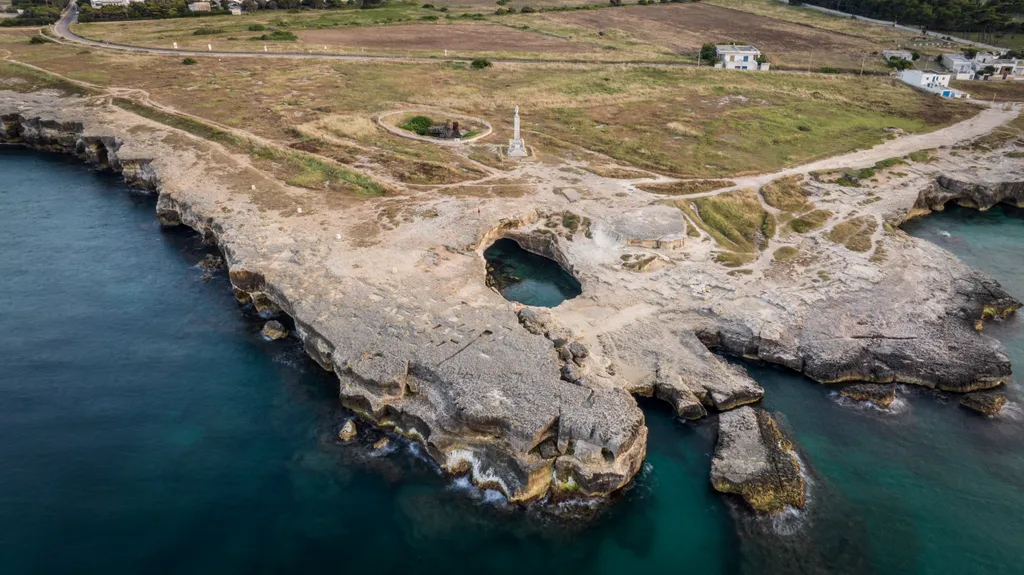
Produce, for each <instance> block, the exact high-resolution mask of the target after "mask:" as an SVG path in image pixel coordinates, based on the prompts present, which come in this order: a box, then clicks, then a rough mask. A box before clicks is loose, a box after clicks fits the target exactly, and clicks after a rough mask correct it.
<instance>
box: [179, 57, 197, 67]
mask: <svg viewBox="0 0 1024 575" xmlns="http://www.w3.org/2000/svg"><path fill="white" fill-rule="evenodd" d="M181 63H182V64H184V65H186V66H191V65H193V64H195V63H196V59H195V58H193V57H191V56H188V57H186V58H185V59H184V60H182V61H181Z"/></svg>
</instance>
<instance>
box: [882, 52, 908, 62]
mask: <svg viewBox="0 0 1024 575" xmlns="http://www.w3.org/2000/svg"><path fill="white" fill-rule="evenodd" d="M882 57H883V58H885V61H886V62H888V61H889V60H892V59H893V58H896V59H898V60H906V61H907V62H913V61H914V53H913V52H911V51H909V50H882Z"/></svg>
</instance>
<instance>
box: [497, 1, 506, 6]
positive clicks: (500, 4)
mask: <svg viewBox="0 0 1024 575" xmlns="http://www.w3.org/2000/svg"><path fill="white" fill-rule="evenodd" d="M505 4H508V0H498V6H504V5H505Z"/></svg>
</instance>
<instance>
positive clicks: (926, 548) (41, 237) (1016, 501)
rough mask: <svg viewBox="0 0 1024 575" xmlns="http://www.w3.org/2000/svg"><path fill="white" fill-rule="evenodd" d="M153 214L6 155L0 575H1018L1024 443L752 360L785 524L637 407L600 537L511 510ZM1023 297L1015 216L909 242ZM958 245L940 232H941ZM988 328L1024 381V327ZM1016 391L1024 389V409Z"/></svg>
mask: <svg viewBox="0 0 1024 575" xmlns="http://www.w3.org/2000/svg"><path fill="white" fill-rule="evenodd" d="M153 207H154V202H153V199H152V198H149V197H145V196H141V195H138V194H133V193H130V192H128V191H127V190H125V189H124V187H123V185H122V184H121V183H120V181H119V180H118V179H116V178H115V177H113V176H108V175H102V174H97V173H94V172H92V171H90V170H89V169H88V168H86V167H83V166H81V165H78V164H75V163H71V162H69V161H66V160H64V159H62V158H60V157H53V156H48V155H41V154H36V153H30V152H26V151H19V150H9V149H6V150H0V462H2V467H0V572H2V573H4V574H23V573H48V574H49V573H89V574H93V573H103V574H109V573H188V574H193V573H218V574H224V573H279V572H296V573H339V572H342V573H356V572H359V573H441V572H445V573H451V572H456V571H463V572H466V571H468V572H480V573H518V574H521V573H609V574H611V573H614V574H617V575H621V574H622V573H668V572H694V573H701V574H704V573H737V572H745V573H782V572H805V573H826V572H828V573H833V572H846V573H893V574H897V573H898V574H903V573H950V574H954V573H955V574H960V573H1021V572H1022V565H1021V561H1022V559H1024V536H1022V535H1021V534H1022V533H1024V513H1022V511H1024V441H1022V440H1024V433H1022V422H1021V421H1020V419H1021V417H1020V414H1021V410H1020V408H1019V407H1018V406H1017V405H1011V406H1010V407H1009V408H1008V410H1007V414H1006V415H1005V416H1002V417H1000V418H997V419H996V420H992V421H989V420H985V419H983V418H979V417H975V416H974V415H973V414H970V413H968V412H966V410H963V409H961V408H958V407H957V406H956V401H955V399H952V398H949V397H947V396H945V395H942V394H936V393H932V392H927V391H920V390H918V391H915V390H906V391H903V392H902V396H903V399H902V400H901V403H902V407H901V409H900V410H899V411H900V413H897V414H892V415H889V414H882V413H880V412H878V411H875V410H873V409H867V408H863V407H859V406H850V405H842V404H840V403H839V402H837V400H836V399H835V398H834V397H832V396H831V394H830V393H829V390H828V389H827V388H825V387H824V386H820V385H817V384H814V383H811V382H809V381H806V380H804V379H802V378H800V377H798V376H795V375H793V374H791V373H787V372H786V371H783V370H780V369H773V368H767V367H760V366H753V367H751V368H750V369H751V371H752V373H753V374H754V376H755V377H756V378H757V379H758V380H759V381H760V382H761V383H762V384H763V385H764V386H765V388H766V390H767V396H766V400H765V404H766V406H767V407H768V408H769V409H771V410H772V411H773V412H775V413H777V414H779V418H780V419H781V421H782V423H783V425H784V426H785V427H786V428H787V430H788V431H789V432H790V433H791V434H792V436H793V438H794V439H795V441H796V442H797V443H798V444H799V446H800V450H801V457H802V458H803V460H804V461H805V462H806V463H807V464H808V466H809V467H810V469H811V471H810V477H811V482H812V484H811V491H810V493H811V496H810V497H811V500H810V508H809V510H808V511H807V512H805V513H803V514H801V515H799V516H795V517H792V518H790V520H789V521H787V522H781V523H780V525H778V526H776V527H775V528H773V527H772V526H769V525H763V524H760V523H758V522H752V521H750V520H748V519H745V515H742V514H740V513H736V512H735V510H734V508H733V504H732V503H731V502H729V501H727V500H725V499H723V498H722V497H720V496H719V495H717V494H716V493H714V492H713V491H712V490H711V488H710V485H709V482H708V471H709V469H710V457H711V452H712V451H713V448H714V435H715V431H714V429H715V427H714V422H713V421H702V422H698V423H696V424H688V423H682V422H680V421H678V420H677V419H675V418H673V417H671V415H670V414H669V412H668V411H667V410H666V409H665V408H664V407H663V406H662V405H660V404H658V403H646V402H645V403H644V404H643V406H644V409H645V412H646V414H647V422H648V425H649V427H650V446H649V455H648V459H647V464H646V465H645V469H644V471H643V473H642V474H641V475H640V477H639V478H638V480H637V481H636V483H635V485H634V486H633V487H632V488H631V489H629V490H628V491H627V492H626V493H625V494H624V495H623V496H622V497H621V499H620V500H618V501H617V502H616V503H615V504H614V505H613V506H612V507H611V508H609V509H608V510H606V511H605V512H604V513H602V514H601V515H600V516H599V518H598V519H597V520H596V521H595V522H593V523H591V524H589V525H579V524H574V523H569V524H565V523H560V522H555V521H552V520H550V519H546V518H544V517H543V516H538V514H536V513H532V512H523V511H522V510H516V509H510V508H509V507H507V506H505V505H504V504H503V502H502V501H501V498H500V497H498V496H496V495H495V494H494V493H481V492H479V491H476V490H474V489H472V488H470V487H468V486H467V485H466V484H465V482H464V481H459V480H456V481H452V480H449V479H446V478H444V477H442V476H441V475H440V474H439V473H438V472H437V470H436V468H435V467H434V466H433V465H432V464H430V463H429V462H428V461H427V460H425V459H424V458H423V457H422V456H421V454H420V452H419V451H418V450H417V449H416V448H415V447H414V446H410V445H409V444H408V443H405V442H400V441H394V442H393V443H392V445H393V446H394V447H393V449H391V450H388V451H385V452H374V451H373V450H372V448H371V447H370V445H371V444H372V443H373V442H374V441H375V440H376V439H378V438H379V437H380V432H377V431H374V430H372V429H368V428H367V427H366V426H364V427H363V429H362V430H361V437H360V440H359V441H358V442H357V443H356V444H354V445H340V444H338V443H337V442H336V441H335V439H334V437H335V435H336V431H337V429H338V427H339V426H340V425H341V424H342V422H344V421H345V420H346V419H347V418H349V417H351V414H349V413H347V412H346V411H345V410H343V409H341V408H340V407H338V406H337V400H336V391H335V385H336V383H335V380H334V379H333V377H331V376H330V375H328V374H326V373H324V372H323V371H322V370H320V368H319V367H318V366H316V365H315V364H314V363H312V362H311V361H310V360H308V359H307V358H306V357H305V356H304V355H303V353H302V352H301V349H300V348H299V346H298V344H297V342H296V341H295V340H293V339H289V340H284V341H279V342H273V343H270V342H266V341H264V340H263V339H262V338H261V337H260V336H259V334H258V330H259V328H260V326H261V323H262V322H261V320H259V319H257V318H254V317H252V316H251V315H250V314H249V312H247V311H246V310H244V309H241V308H239V307H238V305H237V304H236V303H235V301H234V299H233V298H232V296H231V292H230V289H229V286H228V283H227V280H226V279H225V277H224V276H223V272H221V273H218V274H215V276H214V277H213V278H212V279H210V280H209V281H204V280H203V277H202V276H203V273H204V272H203V271H202V270H200V269H198V268H196V267H195V263H196V262H197V261H198V260H199V259H200V258H201V257H202V255H203V254H204V248H203V246H200V245H199V244H197V242H196V239H195V238H194V236H193V235H191V234H188V233H185V232H183V231H179V230H161V229H160V227H159V226H158V225H157V224H156V222H155V220H154V216H153ZM909 230H910V231H911V233H913V234H914V235H917V236H919V237H924V238H927V239H929V240H932V241H935V242H936V243H938V244H940V245H942V246H944V247H946V248H947V249H950V250H952V251H954V252H955V253H957V254H958V255H959V256H960V257H962V258H963V259H964V260H965V261H967V262H968V263H970V264H972V265H975V266H977V267H979V268H981V269H983V270H985V271H987V272H989V273H990V274H992V275H993V276H995V277H996V278H997V279H999V280H1000V281H1002V282H1003V284H1004V286H1006V287H1007V288H1008V289H1009V290H1010V291H1011V293H1014V294H1015V295H1016V296H1018V297H1024V265H1022V264H1024V262H1022V261H1021V259H1022V258H1021V255H1020V252H1019V246H1022V245H1024V218H1022V216H1021V212H1020V211H1017V210H1008V209H1001V208H997V209H994V210H992V211H990V212H988V213H977V212H972V211H968V210H960V209H951V210H950V211H949V212H947V213H944V214H936V215H933V216H930V217H928V218H925V219H922V220H920V221H917V222H914V223H913V224H912V225H911V226H909ZM947 234H948V235H947ZM986 329H990V330H991V332H992V333H994V334H996V335H997V336H998V337H1000V338H1001V339H1002V340H1003V341H1004V342H1005V344H1006V346H1007V348H1008V350H1009V352H1010V354H1011V355H1012V357H1013V360H1014V362H1015V365H1018V366H1019V365H1024V336H1022V332H1021V329H1020V321H1019V320H1018V319H1013V320H1010V321H1008V322H1007V323H1006V324H1005V325H1002V326H999V327H993V328H986ZM1015 388H1016V384H1014V390H1013V392H1014V396H1015V397H1016V389H1015Z"/></svg>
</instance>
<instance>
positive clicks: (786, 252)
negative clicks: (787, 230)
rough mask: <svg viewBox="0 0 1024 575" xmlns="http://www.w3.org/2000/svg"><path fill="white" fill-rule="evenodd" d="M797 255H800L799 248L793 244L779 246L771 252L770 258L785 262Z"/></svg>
mask: <svg viewBox="0 0 1024 575" xmlns="http://www.w3.org/2000/svg"><path fill="white" fill-rule="evenodd" d="M798 255H800V250H799V249H797V248H795V247H793V246H782V247H781V248H779V249H777V250H775V253H774V254H772V258H774V259H775V261H777V262H785V261H789V260H791V259H793V258H795V257H796V256H798Z"/></svg>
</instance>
